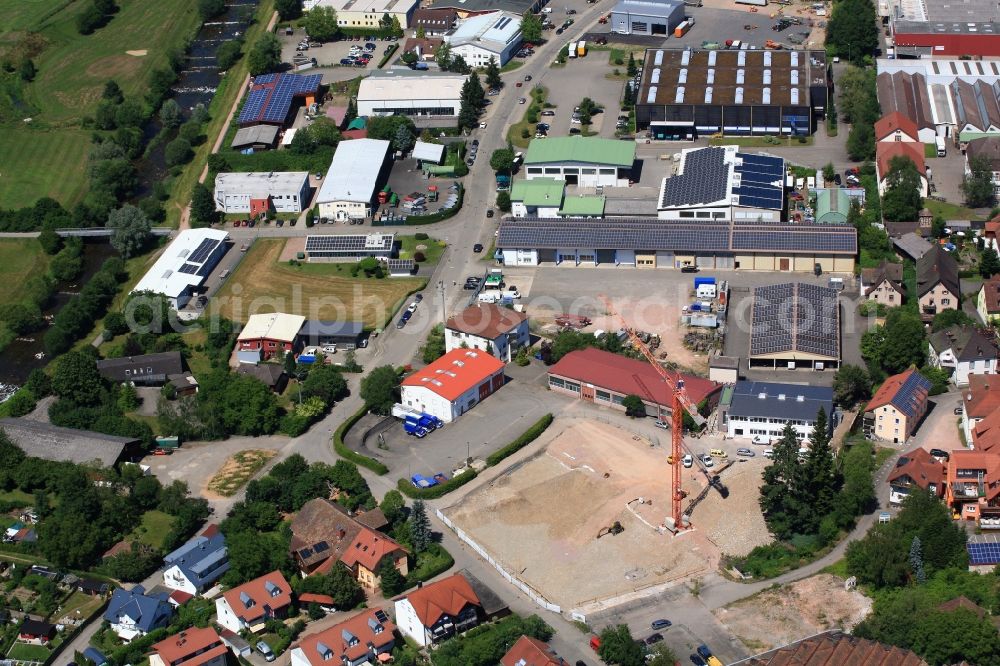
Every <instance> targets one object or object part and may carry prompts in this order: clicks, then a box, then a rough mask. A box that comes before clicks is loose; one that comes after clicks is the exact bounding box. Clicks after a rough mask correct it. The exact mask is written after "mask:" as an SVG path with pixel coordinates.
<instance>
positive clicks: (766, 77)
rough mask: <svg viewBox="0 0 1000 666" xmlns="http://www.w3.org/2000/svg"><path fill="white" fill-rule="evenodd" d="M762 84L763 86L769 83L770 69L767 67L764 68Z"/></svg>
mask: <svg viewBox="0 0 1000 666" xmlns="http://www.w3.org/2000/svg"><path fill="white" fill-rule="evenodd" d="M764 85H765V86H769V85H771V70H769V69H765V70H764Z"/></svg>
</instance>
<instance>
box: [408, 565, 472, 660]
mask: <svg viewBox="0 0 1000 666" xmlns="http://www.w3.org/2000/svg"><path fill="white" fill-rule="evenodd" d="M484 616H485V613H484V611H483V607H482V603H481V602H480V601H479V597H478V596H477V595H476V593H475V591H474V590H473V589H472V585H470V584H469V581H468V580H466V578H465V576H462V575H461V574H453V575H451V576H448V577H447V578H442V579H441V580H439V581H436V582H434V583H430V584H428V585H424V586H423V587H420V588H417V589H416V590H414V591H413V592H410V593H409V594H407V595H405V596H403V597H400V598H398V599H396V622H397V623H398V625H399V630H400V632H402V633H403V635H405V636H409V637H410V638H412V639H413V640H415V641H416V642H417V644H418V645H421V646H426V645H430V644H431V643H434V642H437V641H439V640H442V639H444V638H447V637H448V636H451V635H453V634H455V633H458V632H462V631H465V630H466V629H470V628H471V627H473V626H475V625H476V624H478V622H479V621H480V618H481V617H484Z"/></svg>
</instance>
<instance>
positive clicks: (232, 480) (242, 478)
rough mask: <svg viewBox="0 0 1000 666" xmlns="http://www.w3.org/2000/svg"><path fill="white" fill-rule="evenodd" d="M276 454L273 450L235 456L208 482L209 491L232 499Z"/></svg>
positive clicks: (247, 452)
mask: <svg viewBox="0 0 1000 666" xmlns="http://www.w3.org/2000/svg"><path fill="white" fill-rule="evenodd" d="M276 453H277V451H274V450H272V449H254V450H251V451H241V452H239V453H235V454H233V455H232V456H230V457H229V459H228V460H227V461H226V462H225V463H224V464H223V465H222V468H221V469H220V470H219V471H218V472H216V473H215V476H213V477H212V479H211V480H210V481H209V482H208V489H209V490H210V491H212V492H214V493H218V494H219V495H221V496H223V497H232V496H233V495H234V494H236V491H237V490H239V489H240V488H242V487H243V486H244V485H245V484H246V482H247V481H249V480H250V478H251V477H252V476H253V475H254V474H256V473H257V472H258V471H259V470H260V468H261V467H263V466H264V465H265V464H267V461H268V460H270V459H271V458H273V457H274V455H275V454H276Z"/></svg>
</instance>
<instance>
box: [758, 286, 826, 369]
mask: <svg viewBox="0 0 1000 666" xmlns="http://www.w3.org/2000/svg"><path fill="white" fill-rule="evenodd" d="M837 294H838V292H837V290H836V289H833V288H830V287H819V286H816V285H813V284H806V283H804V282H788V283H785V284H775V285H770V286H767V287H757V288H756V289H754V290H753V309H752V311H751V316H752V322H751V330H750V355H749V358H750V367H767V368H773V369H776V370H777V369H783V370H784V369H788V370H795V369H799V368H809V369H813V370H824V369H828V368H837V367H839V366H840V304H839V303H838V302H837Z"/></svg>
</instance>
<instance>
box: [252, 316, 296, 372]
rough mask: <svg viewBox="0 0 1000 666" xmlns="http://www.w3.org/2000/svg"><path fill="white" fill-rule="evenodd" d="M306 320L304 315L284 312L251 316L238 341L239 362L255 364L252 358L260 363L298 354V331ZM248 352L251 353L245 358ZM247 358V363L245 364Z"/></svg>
mask: <svg viewBox="0 0 1000 666" xmlns="http://www.w3.org/2000/svg"><path fill="white" fill-rule="evenodd" d="M305 320H306V318H305V317H303V316H302V315H292V314H285V313H283V312H272V313H269V314H255V315H250V317H249V318H248V319H247V323H246V326H244V327H243V330H242V331H240V335H239V337H238V338H237V339H236V349H237V352H238V353H239V354H240V362H252V361H251V357H252V356H254V357H255V358H256V359H257V360H260V359H261V358H263V359H265V360H266V359H269V358H272V357H274V356H277V357H278V358H281V357H282V356H284V354H285V352H292V353H295V352H296V351H298V339H299V331H300V330H302V324H303V323H304V322H305ZM245 352H249V353H250V354H248V355H246V356H244V355H243V354H244V353H245ZM244 358H246V359H247V360H246V361H244Z"/></svg>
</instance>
